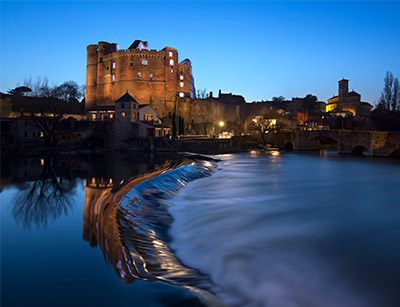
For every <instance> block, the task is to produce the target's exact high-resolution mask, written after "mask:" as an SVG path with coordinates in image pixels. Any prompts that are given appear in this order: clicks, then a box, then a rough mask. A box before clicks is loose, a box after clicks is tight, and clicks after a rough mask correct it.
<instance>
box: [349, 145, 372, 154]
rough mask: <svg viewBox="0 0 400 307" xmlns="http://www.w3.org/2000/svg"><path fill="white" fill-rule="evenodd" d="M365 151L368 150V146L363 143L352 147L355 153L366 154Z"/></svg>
mask: <svg viewBox="0 0 400 307" xmlns="http://www.w3.org/2000/svg"><path fill="white" fill-rule="evenodd" d="M364 152H367V153H369V152H368V148H366V147H365V146H363V145H356V146H354V147H353V148H352V149H351V153H352V154H353V155H364Z"/></svg>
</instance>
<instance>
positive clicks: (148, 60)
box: [85, 40, 194, 117]
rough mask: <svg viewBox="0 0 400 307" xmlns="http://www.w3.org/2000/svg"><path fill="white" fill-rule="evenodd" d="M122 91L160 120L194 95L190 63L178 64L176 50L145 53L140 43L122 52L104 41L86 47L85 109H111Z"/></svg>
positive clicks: (144, 45)
mask: <svg viewBox="0 0 400 307" xmlns="http://www.w3.org/2000/svg"><path fill="white" fill-rule="evenodd" d="M192 88H193V89H192ZM126 91H129V93H130V94H131V95H132V97H133V98H134V99H135V100H136V101H138V102H139V103H140V104H150V106H151V107H152V108H153V109H154V110H155V111H156V112H157V114H158V115H159V116H160V117H163V116H166V115H168V114H169V113H172V112H173V111H174V108H175V104H176V103H177V98H185V97H188V98H189V97H191V96H192V95H193V93H194V87H193V77H192V75H191V65H190V61H189V60H185V61H183V62H182V63H179V62H178V51H177V50H176V49H174V48H170V47H165V48H163V49H162V50H159V51H157V50H152V49H151V50H149V48H148V43H147V42H146V41H140V40H136V41H135V42H134V43H133V44H132V45H131V46H130V47H129V48H128V49H126V50H118V48H117V45H116V44H111V43H107V42H99V43H98V44H97V45H89V46H88V47H87V68H86V100H85V101H86V110H89V109H91V108H95V107H99V106H113V105H114V104H115V101H116V100H117V99H118V98H120V97H121V96H122V95H123V94H124V93H126Z"/></svg>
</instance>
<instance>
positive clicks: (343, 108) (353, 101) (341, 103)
mask: <svg viewBox="0 0 400 307" xmlns="http://www.w3.org/2000/svg"><path fill="white" fill-rule="evenodd" d="M338 83H339V95H337V96H333V97H331V98H329V99H328V103H327V105H326V112H333V113H332V115H333V114H334V113H339V114H340V116H343V115H346V114H343V113H344V112H351V113H352V115H353V116H368V114H369V111H370V110H371V108H372V105H370V104H369V103H368V102H361V95H360V94H359V93H357V92H355V91H351V92H349V80H346V79H342V80H340V81H338Z"/></svg>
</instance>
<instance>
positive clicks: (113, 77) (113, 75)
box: [111, 74, 115, 82]
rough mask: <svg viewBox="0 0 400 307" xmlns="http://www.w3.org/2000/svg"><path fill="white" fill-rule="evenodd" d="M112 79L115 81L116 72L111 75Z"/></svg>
mask: <svg viewBox="0 0 400 307" xmlns="http://www.w3.org/2000/svg"><path fill="white" fill-rule="evenodd" d="M111 81H112V82H114V81H115V74H112V75H111Z"/></svg>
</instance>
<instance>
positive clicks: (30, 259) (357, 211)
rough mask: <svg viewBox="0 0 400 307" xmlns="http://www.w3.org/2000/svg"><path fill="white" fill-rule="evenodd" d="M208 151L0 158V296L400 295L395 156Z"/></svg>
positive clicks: (232, 301)
mask: <svg viewBox="0 0 400 307" xmlns="http://www.w3.org/2000/svg"><path fill="white" fill-rule="evenodd" d="M214 158H217V159H220V160H221V161H220V162H215V161H212V160H199V159H183V158H182V157H171V156H143V155H141V156H132V155H129V156H127V155H100V156H84V157H70V156H69V157H61V158H55V157H51V158H48V157H47V158H31V159H25V160H21V161H17V162H16V160H15V159H14V160H12V161H11V160H10V161H2V190H1V193H0V201H1V279H2V280H1V281H2V282H1V288H2V289H1V290H2V291H1V299H2V306H26V305H40V306H54V305H59V306H67V305H68V306H70V305H72V304H74V305H78V306H79V305H89V306H94V305H96V306H106V305H108V306H109V305H113V306H122V305H124V306H125V305H132V306H203V305H209V306H223V305H228V306H272V307H274V306H277V307H286V306H288V307H292V306H399V305H400V291H399V285H400V239H399V238H400V161H398V160H389V159H378V158H368V157H354V156H340V155H338V154H336V153H334V152H326V151H323V152H320V153H319V154H295V153H281V152H277V151H273V152H268V153H263V152H257V151H252V152H249V153H242V154H233V155H218V156H214ZM13 161H14V162H13Z"/></svg>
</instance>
